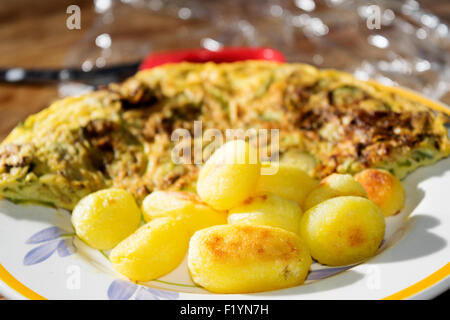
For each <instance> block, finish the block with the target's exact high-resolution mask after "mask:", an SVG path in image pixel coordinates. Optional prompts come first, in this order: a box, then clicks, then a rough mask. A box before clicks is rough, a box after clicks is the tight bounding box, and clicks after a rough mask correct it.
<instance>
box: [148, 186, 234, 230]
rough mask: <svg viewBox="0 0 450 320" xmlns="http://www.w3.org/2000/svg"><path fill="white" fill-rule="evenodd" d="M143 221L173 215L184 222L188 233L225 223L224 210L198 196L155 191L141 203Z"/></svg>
mask: <svg viewBox="0 0 450 320" xmlns="http://www.w3.org/2000/svg"><path fill="white" fill-rule="evenodd" d="M142 211H143V215H144V220H145V221H147V222H148V221H150V220H153V219H155V218H159V217H174V218H177V219H181V220H183V221H185V222H186V225H187V226H188V228H189V230H190V233H191V234H193V233H194V232H195V231H197V230H200V229H204V228H207V227H210V226H213V225H216V224H225V223H227V216H226V213H225V212H219V211H216V210H214V209H212V208H210V207H208V206H207V205H206V204H205V203H204V202H202V201H201V200H200V198H199V197H198V196H197V195H196V194H194V193H189V192H177V191H155V192H153V193H151V194H150V195H148V196H147V197H146V198H145V199H144V201H143V203H142Z"/></svg>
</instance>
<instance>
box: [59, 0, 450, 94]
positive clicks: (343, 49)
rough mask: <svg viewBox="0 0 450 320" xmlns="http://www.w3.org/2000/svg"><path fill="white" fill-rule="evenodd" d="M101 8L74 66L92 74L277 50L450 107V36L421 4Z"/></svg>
mask: <svg viewBox="0 0 450 320" xmlns="http://www.w3.org/2000/svg"><path fill="white" fill-rule="evenodd" d="M94 3H95V9H96V12H97V13H98V18H97V20H96V22H95V23H94V25H93V26H92V27H91V29H90V30H89V31H88V32H87V35H86V37H85V39H84V40H83V41H82V42H81V43H79V44H77V45H76V46H75V47H74V48H73V49H72V50H71V51H70V54H69V55H68V57H67V66H81V67H82V68H83V70H90V69H92V68H94V67H104V66H105V65H110V64H117V63H123V62H132V61H137V60H142V59H143V58H144V57H145V56H146V55H148V54H149V53H151V52H155V51H163V50H171V49H178V48H194V47H204V48H207V49H210V50H217V49H219V48H221V47H223V46H268V47H272V48H276V49H278V50H280V51H282V52H283V53H284V54H285V55H286V57H287V60H288V61H289V62H304V63H309V64H313V65H315V66H317V67H320V68H337V69H340V70H344V71H348V72H351V73H353V74H354V75H355V76H356V77H358V78H360V79H368V78H372V79H375V80H377V81H379V82H381V83H384V84H387V85H401V86H404V87H408V88H411V89H413V90H416V91H419V92H421V93H423V94H425V95H427V96H428V97H430V98H432V99H435V100H439V99H440V100H442V101H444V102H447V103H449V102H450V34H449V27H448V26H447V25H446V24H445V23H444V22H442V21H440V20H439V18H438V17H437V16H435V15H433V14H431V13H430V12H427V11H426V10H424V9H423V8H421V7H420V5H419V3H418V2H417V1H415V0H407V1H392V0H391V1H388V0H386V1H385V0H378V1H377V0H373V1H362V0H245V1H244V0H242V1H241V0H227V1H221V0H209V1H208V0H204V1H202V0H170V1H168V0H121V1H119V0H116V1H115V0H95V2H94ZM64 88H66V89H67V86H62V87H61V89H62V90H61V91H62V94H64V92H66V91H67V90H66V91H64V90H65V89H64ZM79 89H80V88H79V87H78V89H77V90H79ZM69 91H70V90H69ZM70 93H73V90H72V91H70Z"/></svg>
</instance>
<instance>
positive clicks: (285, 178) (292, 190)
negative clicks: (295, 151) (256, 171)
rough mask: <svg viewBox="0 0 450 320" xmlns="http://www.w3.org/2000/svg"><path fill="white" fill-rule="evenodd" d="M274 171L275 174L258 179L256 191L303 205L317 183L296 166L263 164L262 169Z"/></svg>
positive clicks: (279, 163) (280, 163)
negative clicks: (272, 194) (267, 168)
mask: <svg viewBox="0 0 450 320" xmlns="http://www.w3.org/2000/svg"><path fill="white" fill-rule="evenodd" d="M266 167H269V168H270V169H274V171H273V172H276V173H275V174H269V175H264V174H262V175H261V177H260V178H259V181H258V185H257V189H256V190H257V191H258V192H270V193H274V194H276V195H278V196H280V197H282V198H286V199H290V200H293V201H295V202H297V203H298V204H300V205H303V201H304V200H305V197H306V195H307V194H308V193H310V192H311V190H312V189H314V188H315V187H316V186H317V185H318V182H317V181H316V180H315V179H313V178H311V177H310V176H309V175H308V174H307V173H306V172H305V171H303V170H302V169H300V168H299V167H298V166H296V165H293V164H290V163H282V162H278V163H263V164H262V169H261V171H262V170H263V169H266Z"/></svg>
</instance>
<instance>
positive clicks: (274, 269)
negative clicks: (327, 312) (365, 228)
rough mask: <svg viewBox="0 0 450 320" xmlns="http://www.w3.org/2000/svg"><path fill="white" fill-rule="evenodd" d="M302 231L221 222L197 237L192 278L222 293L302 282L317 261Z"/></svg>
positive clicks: (190, 260)
mask: <svg viewBox="0 0 450 320" xmlns="http://www.w3.org/2000/svg"><path fill="white" fill-rule="evenodd" d="M311 261H312V260H311V256H310V254H309V250H308V248H307V247H306V246H305V245H304V243H303V242H302V240H301V239H300V237H298V236H297V235H296V234H294V233H292V232H289V231H286V230H283V229H280V228H273V227H266V226H251V225H220V226H214V227H210V228H207V229H203V230H200V231H197V232H196V233H195V234H194V236H193V237H192V238H191V241H190V245H189V253H188V266H189V271H190V273H191V276H192V279H193V280H194V282H196V283H197V284H199V285H201V286H203V287H204V288H205V289H207V290H209V291H211V292H216V293H249V292H260V291H268V290H276V289H281V288H287V287H292V286H296V285H299V284H301V283H303V281H304V280H305V278H306V276H307V274H308V271H309V267H310V265H311Z"/></svg>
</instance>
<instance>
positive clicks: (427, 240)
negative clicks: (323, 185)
mask: <svg viewBox="0 0 450 320" xmlns="http://www.w3.org/2000/svg"><path fill="white" fill-rule="evenodd" d="M449 168H450V158H447V159H444V160H441V161H439V162H438V163H436V164H435V165H432V166H430V167H423V168H419V169H418V170H416V171H415V172H414V173H412V174H410V175H409V176H408V177H407V178H406V179H404V181H403V184H404V186H405V189H406V194H407V200H406V204H405V208H404V209H403V210H402V212H401V213H400V214H398V215H396V216H394V217H389V218H387V219H386V222H387V223H386V225H387V228H386V235H385V239H384V241H383V243H382V245H381V247H380V249H379V252H378V253H377V255H376V256H375V257H373V258H371V259H368V260H367V261H365V262H364V263H361V264H358V265H353V266H345V267H324V266H322V265H319V264H317V263H314V264H313V265H312V267H311V272H310V274H309V276H308V279H307V281H306V283H305V284H303V285H301V286H297V287H293V288H288V289H284V290H278V291H270V292H263V293H255V294H240V295H218V294H212V293H209V292H207V291H205V290H203V289H202V288H199V287H196V286H195V285H194V284H193V283H192V281H191V280H190V277H189V274H188V271H187V266H186V261H184V262H183V263H182V264H181V265H180V266H179V267H178V268H177V269H176V270H174V271H173V272H172V273H170V274H169V275H166V276H164V277H162V278H160V279H158V280H156V281H151V282H148V283H139V284H136V283H132V282H129V281H127V280H126V279H124V278H123V277H121V276H120V275H119V274H117V273H116V272H115V271H114V270H113V269H112V267H111V265H110V264H109V261H108V259H107V255H108V252H101V251H98V250H95V249H92V248H90V247H88V246H87V245H86V244H84V243H83V242H82V241H81V240H79V239H78V238H77V237H76V236H75V234H74V231H73V229H72V226H71V223H70V214H69V212H67V211H65V210H61V209H52V208H47V207H43V206H37V205H23V204H22V205H19V204H14V203H12V202H9V201H7V200H0V243H1V244H2V246H1V247H2V249H1V251H0V280H1V281H0V290H1V293H2V294H3V295H5V296H6V297H7V298H11V299H113V300H117V299H118V300H124V299H125V300H128V299H137V300H143V299H152V300H160V299H258V300H261V299H404V298H418V299H428V298H433V297H435V296H437V295H438V294H440V293H442V292H443V291H445V290H447V289H448V288H449V287H450V277H449V274H450V263H449V257H450V245H449V241H450V215H449V212H448V210H449V209H448V199H447V197H448V190H449V189H450V170H449Z"/></svg>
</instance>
